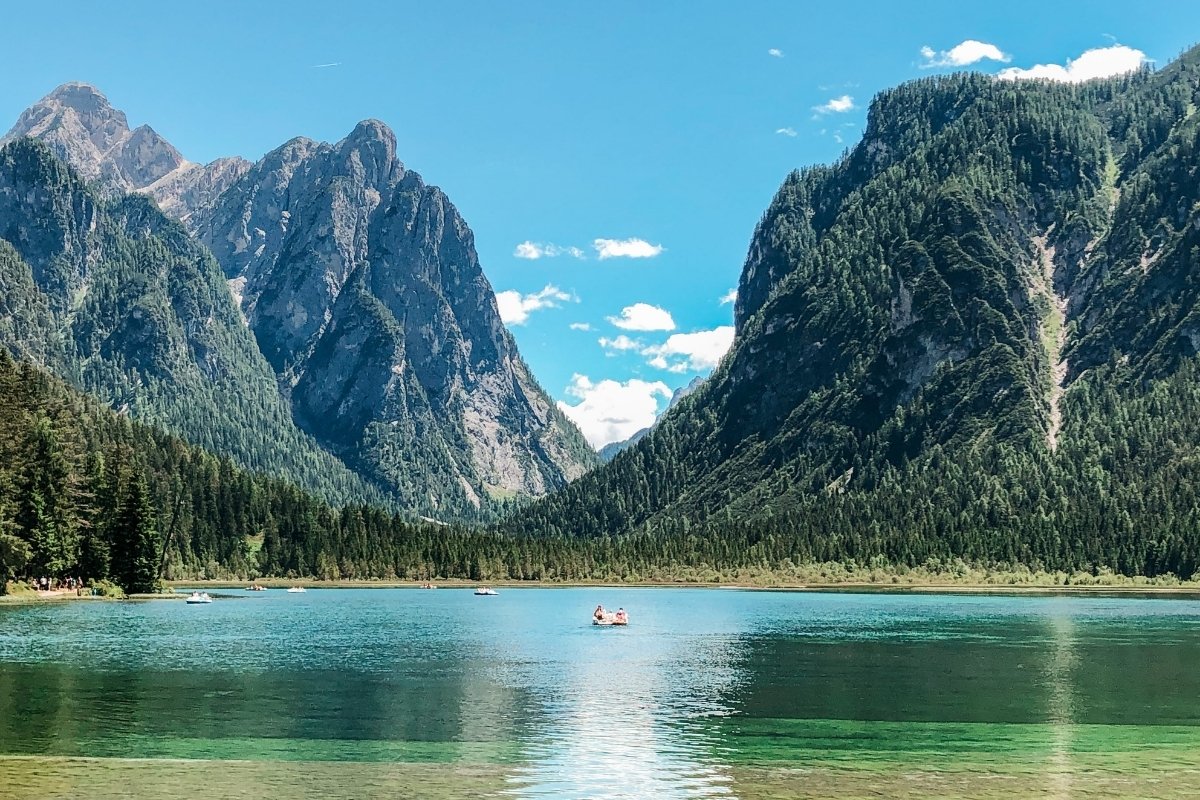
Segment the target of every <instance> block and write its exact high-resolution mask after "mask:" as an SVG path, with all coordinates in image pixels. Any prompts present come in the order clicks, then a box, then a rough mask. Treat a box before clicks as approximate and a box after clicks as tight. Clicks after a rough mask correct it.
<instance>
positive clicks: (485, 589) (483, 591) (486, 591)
mask: <svg viewBox="0 0 1200 800" xmlns="http://www.w3.org/2000/svg"><path fill="white" fill-rule="evenodd" d="M475 594H476V595H478V596H479V597H495V596H496V595H497V594H499V592H497V591H496V590H495V589H493V588H492V587H490V586H480V587H479V588H478V589H476V590H475Z"/></svg>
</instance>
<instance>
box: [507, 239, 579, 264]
mask: <svg viewBox="0 0 1200 800" xmlns="http://www.w3.org/2000/svg"><path fill="white" fill-rule="evenodd" d="M513 255H514V256H516V257H517V258H524V259H528V260H530V261H536V260H537V259H539V258H554V257H555V256H571V257H572V258H587V256H586V255H585V254H584V252H583V251H582V250H580V249H579V248H578V247H562V246H559V245H557V244H551V243H548V242H547V243H542V242H531V241H529V240H526V241H524V242H521V243H520V244H519V245H517V248H516V250H514V251H513Z"/></svg>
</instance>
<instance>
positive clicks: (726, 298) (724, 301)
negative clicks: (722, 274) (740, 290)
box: [721, 286, 737, 306]
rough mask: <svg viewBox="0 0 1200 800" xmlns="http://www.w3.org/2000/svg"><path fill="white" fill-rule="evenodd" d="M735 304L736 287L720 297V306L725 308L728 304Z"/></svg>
mask: <svg viewBox="0 0 1200 800" xmlns="http://www.w3.org/2000/svg"><path fill="white" fill-rule="evenodd" d="M736 302H737V287H736V286H735V287H733V288H732V289H730V290H729V291H728V292H726V293H725V294H723V295H721V305H723V306H727V305H729V304H730V303H736Z"/></svg>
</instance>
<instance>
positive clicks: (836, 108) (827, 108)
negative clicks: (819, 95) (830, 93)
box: [813, 94, 854, 114]
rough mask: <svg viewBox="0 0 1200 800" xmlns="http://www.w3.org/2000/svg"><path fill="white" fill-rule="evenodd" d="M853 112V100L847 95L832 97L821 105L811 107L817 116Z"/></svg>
mask: <svg viewBox="0 0 1200 800" xmlns="http://www.w3.org/2000/svg"><path fill="white" fill-rule="evenodd" d="M853 110H854V98H853V97H851V96H850V95H848V94H844V95H842V96H841V97H832V98H830V99H829V100H828V101H827V102H825V103H824V104H822V105H819V106H813V111H815V112H817V113H818V114H842V113H845V112H847V111H853Z"/></svg>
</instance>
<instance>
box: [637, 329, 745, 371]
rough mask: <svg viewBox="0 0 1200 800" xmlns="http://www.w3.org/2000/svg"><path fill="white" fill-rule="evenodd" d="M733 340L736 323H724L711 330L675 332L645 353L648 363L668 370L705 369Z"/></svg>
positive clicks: (708, 367) (721, 354) (722, 354)
mask: <svg viewBox="0 0 1200 800" xmlns="http://www.w3.org/2000/svg"><path fill="white" fill-rule="evenodd" d="M732 344H733V326H732V325H722V326H721V327H719V328H713V329H712V330H711V331H696V332H695V333H675V334H672V335H671V336H670V337H668V338H667V341H666V342H664V343H663V344H660V345H653V346H651V347H647V348H646V349H644V350H643V351H642V355H644V356H649V357H650V360H649V364H650V366H652V367H657V368H658V369H665V370H668V371H669V372H687V371H688V370H692V371H693V372H702V371H704V370H707V369H712V368H713V367H715V366H717V364H718V363H720V361H721V357H722V356H724V355H725V354H726V353H727V352H729V348H730V346H732Z"/></svg>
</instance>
